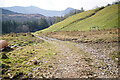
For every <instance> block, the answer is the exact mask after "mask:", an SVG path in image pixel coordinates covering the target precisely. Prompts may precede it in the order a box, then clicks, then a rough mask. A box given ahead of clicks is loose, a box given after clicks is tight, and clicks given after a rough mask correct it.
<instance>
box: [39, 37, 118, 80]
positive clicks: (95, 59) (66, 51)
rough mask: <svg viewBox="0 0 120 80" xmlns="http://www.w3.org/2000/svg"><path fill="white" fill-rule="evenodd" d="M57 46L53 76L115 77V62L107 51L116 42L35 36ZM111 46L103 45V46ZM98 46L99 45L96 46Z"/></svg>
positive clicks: (110, 50) (116, 74)
mask: <svg viewBox="0 0 120 80" xmlns="http://www.w3.org/2000/svg"><path fill="white" fill-rule="evenodd" d="M37 38H39V39H42V40H44V41H47V42H49V43H51V44H53V45H55V46H57V51H59V52H58V53H57V54H59V56H57V57H56V60H55V61H56V62H55V63H56V64H55V66H54V71H53V73H52V76H53V77H54V78H89V77H90V78H117V77H118V66H117V63H114V61H113V60H112V59H111V58H110V57H109V53H112V52H114V51H116V50H117V47H115V48H113V47H112V46H117V43H113V44H112V43H109V44H107V45H106V44H93V45H94V46H93V45H89V44H84V43H79V44H76V43H72V42H67V41H61V40H57V39H54V38H49V37H37ZM105 45H106V46H111V47H109V48H108V47H105V48H104V46H105ZM98 46H100V47H98Z"/></svg>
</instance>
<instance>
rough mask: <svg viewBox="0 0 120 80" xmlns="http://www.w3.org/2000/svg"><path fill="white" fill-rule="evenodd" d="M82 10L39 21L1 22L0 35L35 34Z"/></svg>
mask: <svg viewBox="0 0 120 80" xmlns="http://www.w3.org/2000/svg"><path fill="white" fill-rule="evenodd" d="M83 11H84V9H83V8H81V10H76V9H75V10H71V11H70V12H69V13H68V14H65V15H64V16H61V17H53V18H51V19H45V18H41V19H40V20H29V21H21V22H19V21H16V20H6V21H2V33H3V34H6V33H10V32H14V33H21V32H35V31H38V30H42V29H45V28H48V27H49V26H51V25H52V24H54V23H57V22H60V21H62V20H64V19H66V18H68V17H69V16H72V15H74V14H78V13H81V12H83Z"/></svg>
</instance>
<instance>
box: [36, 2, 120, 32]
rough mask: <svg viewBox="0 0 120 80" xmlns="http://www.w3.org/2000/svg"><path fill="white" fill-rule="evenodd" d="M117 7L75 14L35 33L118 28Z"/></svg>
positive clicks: (119, 13)
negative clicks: (91, 28)
mask: <svg viewBox="0 0 120 80" xmlns="http://www.w3.org/2000/svg"><path fill="white" fill-rule="evenodd" d="M118 5H119V4H115V5H111V6H106V7H101V8H97V9H93V10H89V11H85V12H82V13H79V14H75V15H73V16H70V17H69V18H67V19H65V20H63V21H61V22H58V23H56V24H53V25H52V26H50V27H49V28H46V29H44V30H41V31H38V32H36V33H39V32H43V33H44V32H55V31H88V30H90V27H96V26H98V27H99V29H106V28H118V27H119V26H118V17H119V16H118V15H120V11H118V10H119V9H118Z"/></svg>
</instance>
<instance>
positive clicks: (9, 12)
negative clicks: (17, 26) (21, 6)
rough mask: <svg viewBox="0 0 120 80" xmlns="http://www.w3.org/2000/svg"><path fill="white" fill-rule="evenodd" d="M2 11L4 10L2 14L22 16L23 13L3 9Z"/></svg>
mask: <svg viewBox="0 0 120 80" xmlns="http://www.w3.org/2000/svg"><path fill="white" fill-rule="evenodd" d="M0 9H1V10H2V14H21V13H17V12H13V11H10V10H6V9H2V8H0Z"/></svg>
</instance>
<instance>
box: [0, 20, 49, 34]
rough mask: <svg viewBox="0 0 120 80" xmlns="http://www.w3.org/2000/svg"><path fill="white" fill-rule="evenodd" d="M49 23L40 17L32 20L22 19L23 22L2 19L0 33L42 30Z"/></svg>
mask: <svg viewBox="0 0 120 80" xmlns="http://www.w3.org/2000/svg"><path fill="white" fill-rule="evenodd" d="M48 27H49V24H48V22H47V21H46V19H44V18H41V19H40V21H37V20H33V21H24V22H17V21H14V20H13V21H11V20H8V21H2V33H3V34H5V33H10V32H14V33H20V32H34V31H37V30H42V29H45V28H48Z"/></svg>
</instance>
